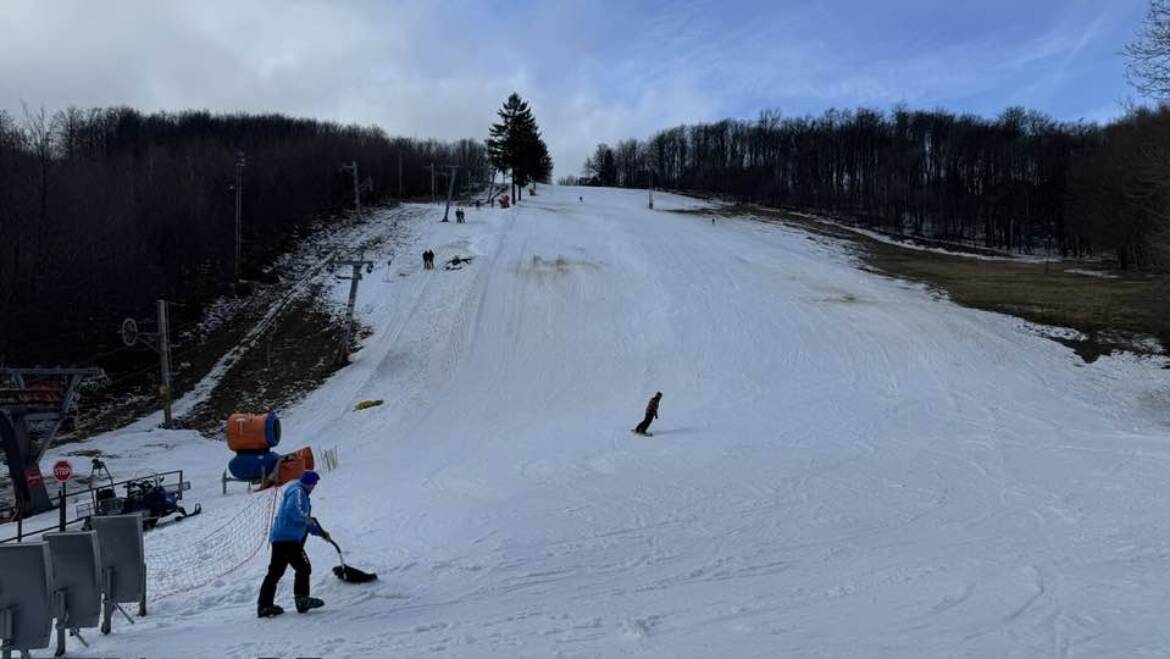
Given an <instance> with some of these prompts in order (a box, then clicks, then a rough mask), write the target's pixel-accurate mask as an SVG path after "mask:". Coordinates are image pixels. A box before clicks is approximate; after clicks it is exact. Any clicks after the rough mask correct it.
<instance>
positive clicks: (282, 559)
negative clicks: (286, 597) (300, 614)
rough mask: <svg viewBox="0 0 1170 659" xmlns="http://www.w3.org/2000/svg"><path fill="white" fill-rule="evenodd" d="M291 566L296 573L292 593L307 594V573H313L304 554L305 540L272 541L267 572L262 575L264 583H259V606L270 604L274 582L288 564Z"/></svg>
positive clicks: (282, 573) (301, 595) (278, 581)
mask: <svg viewBox="0 0 1170 659" xmlns="http://www.w3.org/2000/svg"><path fill="white" fill-rule="evenodd" d="M290 565H291V566H292V569H293V571H294V572H295V573H296V574H295V576H294V577H293V595H295V596H296V597H308V596H309V575H311V574H312V573H313V566H312V565H311V564H310V563H309V557H308V556H307V555H306V554H305V542H304V540H302V541H301V542H292V541H289V542H274V543H272V560H271V561H269V562H268V574H267V575H265V576H264V583H262V584H260V602H259V604H260V606H272V604H273V602H272V600H273V599H274V598H275V597H276V584H278V583H280V579H281V577H283V576H284V571H285V569H286V568H288V566H290Z"/></svg>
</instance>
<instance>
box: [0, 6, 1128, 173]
mask: <svg viewBox="0 0 1170 659" xmlns="http://www.w3.org/2000/svg"><path fill="white" fill-rule="evenodd" d="M1146 6H1147V2H1146V0H982V1H980V2H951V1H949V0H760V1H755V0H753V1H743V2H741V1H736V0H676V1H673V2H660V1H649V2H638V1H636V0H627V1H624V2H608V1H602V0H593V1H589V0H580V1H578V0H545V1H529V0H514V1H511V2H502V1H501V2H497V1H493V0H478V1H474V2H472V1H464V0H453V1H450V2H442V1H438V0H433V1H421V0H420V1H417V2H390V1H384V0H383V1H375V0H352V1H346V0H334V1H327V0H247V1H246V2H240V1H239V0H171V1H167V2H160V1H159V0H118V1H116V2H115V1H109V2H95V1H91V0H53V1H47V0H0V108H4V109H7V110H9V111H10V112H16V113H17V114H18V116H19V113H20V112H21V107H22V103H24V104H27V105H28V106H30V107H32V108H39V107H41V106H43V107H44V108H45V109H46V110H47V111H48V112H50V113H51V112H53V111H56V110H59V109H62V108H65V107H68V106H70V105H74V106H78V107H94V106H109V105H130V106H133V107H136V108H139V109H141V110H145V111H154V110H168V111H176V110H183V109H209V110H213V111H248V112H260V111H264V112H281V113H285V114H289V115H295V116H305V117H314V118H319V119H328V120H333V121H339V122H342V123H359V124H363V125H369V124H375V125H378V126H381V127H382V128H384V129H385V130H386V131H387V132H388V133H390V134H392V135H404V136H408V137H420V138H426V137H435V138H440V139H455V138H460V137H474V138H483V137H486V135H487V129H488V126H489V125H490V124H491V122H492V121H493V120H495V118H496V117H495V111H496V109H497V108H498V107H499V106H500V104H501V103H502V102H503V100H504V99H505V98H506V97H507V96H508V94H510V93H511V92H513V91H515V92H518V93H519V94H520V95H521V96H522V97H524V98H525V99H526V100H528V101H529V102H530V104H531V106H532V108H533V111H534V113H535V115H536V119H537V121H538V123H539V125H540V127H541V129H542V131H543V133H544V137H545V141H546V142H547V143H548V145H549V150H550V152H551V153H552V156H553V160H554V163H555V166H556V175H557V176H564V175H567V174H576V173H579V171H580V168H581V164H582V162H583V161H584V159H585V157H586V156H587V155H588V154H589V153H590V152H592V150H593V148H594V147H595V146H596V144H598V143H599V142H607V143H611V144H612V143H614V142H616V141H618V140H620V139H625V138H629V137H637V138H646V137H649V136H650V135H652V134H653V133H654V132H655V131H657V130H659V129H663V128H669V127H671V126H675V125H678V124H680V123H693V122H697V121H708V120H718V119H722V118H725V117H732V118H741V119H751V118H754V117H756V116H757V115H758V114H759V112H760V111H761V110H764V109H774V110H779V111H780V112H781V113H782V114H784V115H790V116H791V115H803V114H809V113H812V114H819V113H821V112H823V111H824V110H826V109H828V108H830V107H838V108H842V107H850V108H851V107H859V106H865V107H875V108H879V109H889V108H891V107H893V106H894V105H896V104H905V105H907V106H909V107H911V108H922V109H933V108H945V109H948V110H952V111H955V112H973V113H977V114H982V115H987V116H994V115H996V114H999V113H1000V112H1001V111H1002V110H1003V109H1004V108H1006V107H1009V106H1014V105H1022V106H1026V107H1028V108H1032V109H1036V110H1040V111H1042V112H1045V113H1048V114H1050V115H1051V116H1053V117H1055V118H1057V119H1061V120H1069V121H1075V120H1079V119H1085V120H1090V121H1108V120H1109V119H1111V118H1114V117H1116V116H1118V115H1120V114H1121V113H1122V112H1123V107H1124V105H1125V104H1126V103H1127V102H1131V101H1140V100H1141V99H1139V98H1136V92H1134V91H1133V90H1132V88H1131V87H1130V86H1129V85H1128V84H1127V82H1126V79H1125V66H1124V61H1123V59H1122V57H1121V56H1120V55H1119V51H1120V50H1121V49H1122V48H1123V47H1124V45H1125V44H1126V43H1127V42H1129V41H1130V40H1131V39H1132V38H1133V35H1134V34H1135V33H1136V32H1137V30H1138V29H1139V27H1140V25H1141V22H1142V19H1143V18H1144V15H1145V11H1146Z"/></svg>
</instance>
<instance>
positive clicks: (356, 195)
mask: <svg viewBox="0 0 1170 659" xmlns="http://www.w3.org/2000/svg"><path fill="white" fill-rule="evenodd" d="M341 168H342V169H345V170H349V171H350V172H352V173H353V209H354V212H356V213H357V216H358V219H359V220H360V219H361V218H362V196H361V191H360V188H359V187H358V164H357V161H356V160H354V161H352V162H350V163H349V164H348V165H342V166H341Z"/></svg>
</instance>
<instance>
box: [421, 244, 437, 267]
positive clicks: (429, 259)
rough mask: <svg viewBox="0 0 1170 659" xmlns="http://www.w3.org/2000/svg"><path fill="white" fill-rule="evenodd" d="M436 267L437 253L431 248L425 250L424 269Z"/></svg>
mask: <svg viewBox="0 0 1170 659" xmlns="http://www.w3.org/2000/svg"><path fill="white" fill-rule="evenodd" d="M434 269H435V253H434V252H432V251H431V250H429V249H428V250H427V251H425V252H423V270H434Z"/></svg>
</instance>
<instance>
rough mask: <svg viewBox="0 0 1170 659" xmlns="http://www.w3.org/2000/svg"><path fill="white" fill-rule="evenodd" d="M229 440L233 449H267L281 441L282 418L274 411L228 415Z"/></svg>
mask: <svg viewBox="0 0 1170 659" xmlns="http://www.w3.org/2000/svg"><path fill="white" fill-rule="evenodd" d="M227 440H228V448H230V449H231V450H233V451H248V452H253V451H267V450H269V449H271V448H272V447H274V446H276V445H277V444H279V443H280V419H278V418H276V415H275V414H273V413H272V412H266V413H264V414H245V413H243V412H236V413H235V414H233V415H231V416H230V417H228V421H227Z"/></svg>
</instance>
